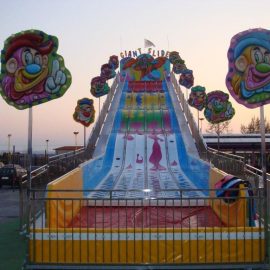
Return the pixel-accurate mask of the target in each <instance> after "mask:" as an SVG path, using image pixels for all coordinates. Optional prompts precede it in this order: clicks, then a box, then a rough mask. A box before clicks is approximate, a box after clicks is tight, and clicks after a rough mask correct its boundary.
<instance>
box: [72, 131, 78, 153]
mask: <svg viewBox="0 0 270 270" xmlns="http://www.w3.org/2000/svg"><path fill="white" fill-rule="evenodd" d="M73 134H74V135H75V151H76V150H77V135H78V134H79V132H78V131H74V132H73Z"/></svg>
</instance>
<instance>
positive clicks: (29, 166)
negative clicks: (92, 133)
mask: <svg viewBox="0 0 270 270" xmlns="http://www.w3.org/2000/svg"><path fill="white" fill-rule="evenodd" d="M28 112H29V113H28V149H27V224H26V225H27V228H26V231H27V234H28V236H29V235H30V224H31V193H30V191H31V188H32V175H31V171H32V131H33V115H32V107H30V108H29V111H28ZM29 241H30V239H29V238H28V246H29ZM26 256H27V260H28V261H29V252H27V255H26Z"/></svg>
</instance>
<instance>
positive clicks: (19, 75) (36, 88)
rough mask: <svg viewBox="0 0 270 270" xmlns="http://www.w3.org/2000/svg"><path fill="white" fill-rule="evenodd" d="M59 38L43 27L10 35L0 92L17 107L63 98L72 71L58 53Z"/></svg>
mask: <svg viewBox="0 0 270 270" xmlns="http://www.w3.org/2000/svg"><path fill="white" fill-rule="evenodd" d="M57 49H58V39H57V37H55V36H51V35H47V34H46V33H44V32H42V31H39V30H27V31H23V32H19V33H17V34H15V35H12V36H10V37H9V38H8V39H7V40H6V41H5V45H4V49H3V50H2V52H1V63H2V67H1V75H0V94H1V95H2V96H3V98H4V99H5V101H6V102H7V103H8V104H10V105H12V106H14V107H16V108H17V109H20V110H22V109H26V108H31V107H32V106H35V105H39V104H41V103H44V102H47V101H50V100H52V99H56V98H59V97H61V96H63V95H64V94H65V92H66V91H67V89H68V88H69V86H70V84H71V75H70V72H69V71H68V69H66V67H65V64H64V59H63V57H62V56H60V55H58V54H57Z"/></svg>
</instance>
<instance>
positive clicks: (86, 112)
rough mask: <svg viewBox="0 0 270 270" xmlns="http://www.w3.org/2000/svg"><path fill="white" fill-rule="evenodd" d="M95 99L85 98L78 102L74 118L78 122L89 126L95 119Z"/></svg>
mask: <svg viewBox="0 0 270 270" xmlns="http://www.w3.org/2000/svg"><path fill="white" fill-rule="evenodd" d="M93 103H94V102H93V100H92V99H88V98H84V99H80V100H79V101H78V102H77V106H76V108H75V112H74V114H73V118H74V120H75V121H76V122H79V123H81V124H82V125H84V126H86V127H88V126H90V124H91V123H93V122H94V120H95V109H94V106H93Z"/></svg>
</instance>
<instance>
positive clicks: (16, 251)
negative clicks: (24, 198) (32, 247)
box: [0, 186, 27, 270]
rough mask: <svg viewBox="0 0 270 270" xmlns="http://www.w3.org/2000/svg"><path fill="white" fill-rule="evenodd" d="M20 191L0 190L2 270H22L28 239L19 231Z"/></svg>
mask: <svg viewBox="0 0 270 270" xmlns="http://www.w3.org/2000/svg"><path fill="white" fill-rule="evenodd" d="M19 225H20V222H19V190H18V189H14V190H13V189H12V188H10V187H8V186H2V188H1V189H0V270H19V269H22V266H23V263H24V260H25V258H26V249H27V239H26V237H25V235H22V234H20V230H19Z"/></svg>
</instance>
